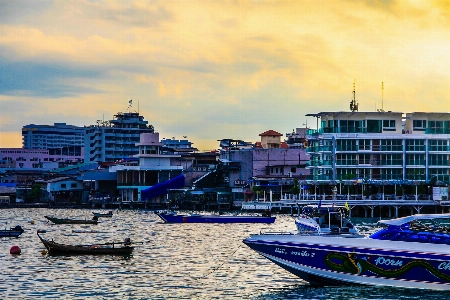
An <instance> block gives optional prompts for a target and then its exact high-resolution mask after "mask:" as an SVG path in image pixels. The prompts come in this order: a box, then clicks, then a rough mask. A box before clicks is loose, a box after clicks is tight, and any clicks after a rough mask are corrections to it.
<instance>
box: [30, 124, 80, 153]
mask: <svg viewBox="0 0 450 300" xmlns="http://www.w3.org/2000/svg"><path fill="white" fill-rule="evenodd" d="M83 147H84V128H83V127H78V126H74V125H67V124H66V123H54V125H36V124H29V125H25V126H23V127H22V148H25V149H48V150H49V151H50V154H52V155H58V154H59V155H66V156H83Z"/></svg>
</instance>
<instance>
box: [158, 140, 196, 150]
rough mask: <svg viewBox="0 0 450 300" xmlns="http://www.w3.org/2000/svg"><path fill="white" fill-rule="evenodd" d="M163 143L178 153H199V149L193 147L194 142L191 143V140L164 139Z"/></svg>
mask: <svg viewBox="0 0 450 300" xmlns="http://www.w3.org/2000/svg"><path fill="white" fill-rule="evenodd" d="M161 143H162V144H163V145H164V146H165V147H167V148H172V149H173V150H174V151H175V152H176V153H180V154H181V153H191V152H198V149H197V148H194V147H192V144H193V143H192V142H189V140H176V139H175V138H172V139H165V138H163V139H162V140H161Z"/></svg>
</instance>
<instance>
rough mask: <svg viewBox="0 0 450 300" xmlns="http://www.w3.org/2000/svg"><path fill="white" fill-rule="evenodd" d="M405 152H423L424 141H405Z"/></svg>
mask: <svg viewBox="0 0 450 300" xmlns="http://www.w3.org/2000/svg"><path fill="white" fill-rule="evenodd" d="M406 151H425V141H424V140H406Z"/></svg>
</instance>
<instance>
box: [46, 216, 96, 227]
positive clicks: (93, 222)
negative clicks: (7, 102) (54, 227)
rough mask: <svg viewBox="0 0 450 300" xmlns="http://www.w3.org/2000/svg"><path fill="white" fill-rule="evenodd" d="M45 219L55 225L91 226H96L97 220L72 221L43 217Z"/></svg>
mask: <svg viewBox="0 0 450 300" xmlns="http://www.w3.org/2000/svg"><path fill="white" fill-rule="evenodd" d="M45 218H46V219H47V220H49V221H51V222H53V223H55V224H93V225H97V224H98V220H72V219H59V218H54V217H49V216H45Z"/></svg>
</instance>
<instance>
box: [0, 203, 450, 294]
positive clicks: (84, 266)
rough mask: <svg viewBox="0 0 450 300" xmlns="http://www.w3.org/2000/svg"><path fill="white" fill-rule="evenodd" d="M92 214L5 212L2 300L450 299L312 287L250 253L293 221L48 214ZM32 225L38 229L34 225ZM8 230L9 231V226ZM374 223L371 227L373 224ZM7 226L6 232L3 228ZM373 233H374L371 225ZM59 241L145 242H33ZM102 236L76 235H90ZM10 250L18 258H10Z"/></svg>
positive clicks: (0, 245) (0, 252)
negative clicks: (261, 237)
mask: <svg viewBox="0 0 450 300" xmlns="http://www.w3.org/2000/svg"><path fill="white" fill-rule="evenodd" d="M91 211H92V210H61V209H58V210H52V209H24V208H19V209H2V210H0V226H2V227H3V226H7V227H8V228H9V227H12V226H15V225H21V226H22V227H24V228H25V229H27V230H26V231H25V232H24V233H23V234H22V235H21V236H20V237H19V238H17V239H15V238H13V239H11V238H0V263H1V266H0V268H1V269H0V270H1V272H0V298H1V299H10V298H17V299H42V298H45V299H52V298H56V299H59V298H64V299H104V298H108V299H418V298H420V299H442V298H450V292H449V293H446V292H430V291H418V290H403V289H393V288H380V287H360V286H350V287H311V286H309V285H308V284H307V283H305V282H304V281H302V280H300V279H299V278H297V277H295V276H293V275H291V274H290V273H288V272H286V271H284V270H283V269H281V268H280V267H278V266H276V265H275V264H273V263H271V262H269V261H268V260H266V259H264V258H262V257H261V256H259V255H258V254H257V253H255V252H254V251H252V250H250V249H249V248H247V247H246V246H245V245H244V244H243V243H242V239H244V238H245V237H247V236H248V235H250V234H251V233H258V232H259V231H261V230H262V231H291V230H294V229H295V226H294V222H293V218H292V217H290V216H288V215H282V216H278V217H277V220H276V222H275V223H274V224H271V225H265V224H164V223H162V222H161V221H160V220H159V218H158V217H157V216H156V215H155V214H153V213H152V212H146V211H136V210H121V211H114V216H113V217H112V218H101V219H100V221H101V223H100V224H98V225H51V224H50V223H48V222H47V220H46V219H45V218H44V215H54V216H58V217H71V218H91V217H92V213H91ZM32 221H34V225H33V224H31V223H32ZM6 223H7V224H6ZM369 223H370V222H369ZM2 224H3V225H2ZM369 227H370V226H369ZM38 229H44V230H47V233H45V234H44V235H45V237H47V238H50V239H51V238H53V239H54V240H55V241H57V242H63V243H65V242H67V243H93V242H101V241H103V242H107V241H112V240H115V241H122V240H123V239H124V238H126V237H130V238H131V239H132V240H134V241H139V242H143V244H142V245H141V246H138V247H137V248H136V249H135V251H134V253H133V255H132V256H131V257H115V256H68V257H65V256H58V257H49V256H47V255H42V253H41V252H42V250H44V249H45V248H44V246H43V245H42V244H41V242H40V241H39V239H38V237H37V236H36V231H37V230H38ZM90 229H93V230H96V231H100V232H99V233H76V232H73V230H75V231H80V230H81V231H87V230H90ZM13 245H17V246H19V247H20V248H21V249H22V253H21V255H10V254H9V250H10V248H11V247H12V246H13Z"/></svg>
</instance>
